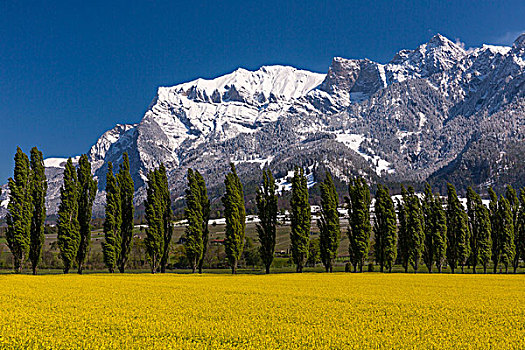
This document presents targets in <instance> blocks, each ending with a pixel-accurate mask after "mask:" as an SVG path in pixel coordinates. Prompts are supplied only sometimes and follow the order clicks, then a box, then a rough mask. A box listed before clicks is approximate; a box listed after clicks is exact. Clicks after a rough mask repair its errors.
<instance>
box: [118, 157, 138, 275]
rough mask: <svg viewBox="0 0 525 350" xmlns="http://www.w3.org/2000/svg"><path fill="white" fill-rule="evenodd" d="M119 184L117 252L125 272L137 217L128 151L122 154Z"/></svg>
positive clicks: (120, 265)
mask: <svg viewBox="0 0 525 350" xmlns="http://www.w3.org/2000/svg"><path fill="white" fill-rule="evenodd" d="M116 180H117V186H118V188H119V197H120V198H119V197H116V198H118V199H119V200H120V215H121V218H120V220H119V223H120V239H119V246H118V252H117V266H118V269H119V271H120V272H121V273H124V270H125V268H126V263H127V262H128V257H129V254H130V252H131V245H132V243H133V219H134V217H135V206H134V205H133V196H134V192H135V184H134V182H133V178H132V177H131V173H130V166H129V157H128V153H127V152H124V153H123V154H122V163H121V164H120V166H119V170H118V175H117V179H116Z"/></svg>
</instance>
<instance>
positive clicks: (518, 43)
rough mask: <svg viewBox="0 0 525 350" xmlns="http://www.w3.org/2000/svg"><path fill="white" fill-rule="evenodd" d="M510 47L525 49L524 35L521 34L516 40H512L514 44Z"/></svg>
mask: <svg viewBox="0 0 525 350" xmlns="http://www.w3.org/2000/svg"><path fill="white" fill-rule="evenodd" d="M512 46H513V47H515V48H517V49H522V48H525V33H522V34H521V35H520V36H518V37H517V38H516V40H514V44H513V45H512Z"/></svg>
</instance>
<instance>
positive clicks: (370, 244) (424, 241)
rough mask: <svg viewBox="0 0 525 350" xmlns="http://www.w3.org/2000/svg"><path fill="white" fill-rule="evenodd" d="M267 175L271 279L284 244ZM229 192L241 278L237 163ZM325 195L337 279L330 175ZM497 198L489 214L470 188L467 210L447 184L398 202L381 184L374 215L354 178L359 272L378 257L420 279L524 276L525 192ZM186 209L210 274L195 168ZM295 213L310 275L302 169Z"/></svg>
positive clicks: (352, 228)
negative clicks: (467, 274) (467, 270)
mask: <svg viewBox="0 0 525 350" xmlns="http://www.w3.org/2000/svg"><path fill="white" fill-rule="evenodd" d="M262 175H263V176H262V184H261V185H260V187H259V188H258V189H257V194H256V204H257V210H258V216H259V220H260V222H259V223H257V226H256V229H257V234H258V238H259V243H260V247H259V250H260V256H261V258H262V261H263V263H264V266H265V270H266V273H269V272H270V266H271V264H272V261H273V257H274V250H275V240H276V226H277V213H278V205H277V190H276V184H275V180H274V178H273V176H272V173H271V172H270V170H268V169H265V170H263V174H262ZM225 187H226V192H225V195H224V197H223V198H222V202H223V204H224V208H225V219H226V239H225V248H226V254H227V257H228V260H229V263H230V266H231V268H232V273H236V271H237V264H238V261H239V259H240V256H241V255H242V250H243V247H244V242H245V210H244V195H243V188H242V184H241V182H240V180H239V177H238V176H237V173H236V170H235V166H234V165H233V164H232V165H231V171H230V172H229V173H228V174H227V175H226V179H225ZM320 190H321V213H320V218H319V220H317V226H318V227H319V231H320V237H319V248H320V256H321V261H322V263H323V265H324V267H325V269H326V271H327V272H331V271H332V269H333V266H334V263H335V260H336V258H337V251H338V248H339V242H340V240H341V227H340V223H339V216H340V215H339V212H338V209H337V208H338V203H339V196H338V194H337V192H336V188H335V185H334V181H333V179H332V176H331V175H330V174H329V173H326V176H325V179H324V180H323V181H322V182H321V183H320ZM489 195H490V198H491V201H490V205H489V208H487V207H486V206H485V205H484V204H483V202H482V200H481V197H480V196H479V195H478V194H477V193H476V192H475V191H474V190H473V189H472V188H471V187H469V188H468V190H467V203H466V204H467V206H466V208H465V207H464V206H463V205H462V203H461V201H460V200H459V198H458V196H457V193H456V190H455V188H454V186H452V185H451V184H448V185H447V196H446V197H441V196H439V195H437V194H434V193H433V192H432V189H431V187H430V185H429V184H426V186H425V191H424V194H423V195H422V196H419V195H417V194H416V193H415V192H414V189H413V188H412V187H408V189H405V187H403V186H402V193H401V198H398V199H397V200H396V201H395V202H394V200H393V198H392V196H391V195H390V193H389V189H388V188H387V187H386V186H383V185H381V184H378V185H377V191H376V193H375V202H374V205H373V208H372V209H373V215H371V214H372V213H371V204H372V200H371V194H370V188H369V186H368V185H367V183H366V181H365V180H364V179H363V178H355V179H353V180H352V181H351V183H350V184H349V186H348V196H347V197H345V201H346V205H347V208H348V219H349V227H348V230H347V234H348V238H349V249H348V250H349V259H350V263H351V264H352V265H353V269H354V272H356V271H358V270H359V271H360V272H362V271H363V266H364V265H365V263H366V262H367V261H369V260H370V255H371V256H372V260H375V262H376V263H377V264H379V266H380V270H381V271H382V272H383V271H385V270H386V271H389V272H390V271H392V268H393V266H394V264H395V263H396V262H397V263H400V264H401V265H402V267H403V268H404V270H405V271H408V269H409V267H410V266H411V267H412V269H413V270H414V271H415V272H417V271H418V269H419V267H420V266H421V264H424V265H426V267H427V269H428V271H429V272H432V271H433V269H434V267H435V268H436V269H437V270H438V272H441V271H442V268H443V266H445V265H448V266H449V267H450V269H451V271H452V273H454V272H455V271H456V269H458V268H461V271H462V272H463V271H464V267H465V266H471V267H472V269H473V272H474V273H475V272H476V268H477V267H478V266H482V267H483V271H484V272H486V271H487V267H488V265H489V263H490V261H492V263H493V268H494V272H497V269H498V267H500V269H501V267H502V266H503V267H504V268H505V271H506V272H507V271H508V267H509V266H512V267H513V268H514V272H516V269H517V268H518V264H519V261H520V259H521V260H525V189H523V190H522V191H521V192H520V196H519V198H518V196H517V194H516V191H515V190H514V189H513V188H512V187H510V186H508V187H507V191H506V193H505V195H502V196H500V197H499V198H498V196H497V195H496V194H495V192H494V191H493V190H492V188H490V189H489ZM420 197H421V198H420ZM186 203H187V208H186V218H187V219H188V227H187V229H186V232H185V246H186V252H187V257H188V260H189V261H190V262H191V264H192V268H193V271H194V272H195V270H196V267H197V266H199V270H201V269H202V257H203V255H204V254H205V252H206V245H207V244H206V242H207V240H208V228H207V222H208V219H209V212H210V211H209V200H208V198H207V195H206V186H205V183H204V180H203V178H202V176H201V175H200V174H199V173H198V172H196V171H195V172H194V171H192V170H191V169H190V170H188V189H187V191H186ZM290 207H291V213H290V215H291V233H290V239H291V253H292V259H293V262H294V264H295V265H296V271H297V272H302V271H303V268H304V266H305V264H306V262H307V260H308V254H309V245H310V229H311V209H310V204H309V198H308V184H307V178H306V176H305V174H304V171H303V169H302V168H300V167H296V168H295V170H294V176H293V179H292V194H291V200H290ZM372 233H373V239H371V236H372ZM371 250H372V252H371Z"/></svg>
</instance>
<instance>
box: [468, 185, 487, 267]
mask: <svg viewBox="0 0 525 350" xmlns="http://www.w3.org/2000/svg"><path fill="white" fill-rule="evenodd" d="M467 210H468V216H469V222H470V230H471V232H470V233H471V239H470V247H471V258H470V263H471V264H472V272H473V273H476V266H477V264H478V263H481V264H482V266H483V272H484V273H486V272H487V263H488V261H489V260H490V253H491V251H490V250H491V245H492V242H491V238H490V237H491V225H490V214H489V211H488V209H487V207H485V205H484V204H483V201H482V200H481V197H480V196H479V194H477V193H476V191H474V190H473V189H472V188H471V187H469V188H468V189H467Z"/></svg>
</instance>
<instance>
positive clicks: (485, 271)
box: [483, 263, 487, 273]
mask: <svg viewBox="0 0 525 350" xmlns="http://www.w3.org/2000/svg"><path fill="white" fill-rule="evenodd" d="M483 273H487V264H486V263H485V264H483Z"/></svg>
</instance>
